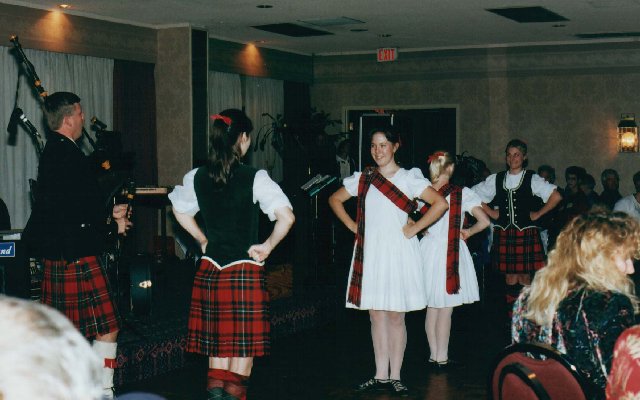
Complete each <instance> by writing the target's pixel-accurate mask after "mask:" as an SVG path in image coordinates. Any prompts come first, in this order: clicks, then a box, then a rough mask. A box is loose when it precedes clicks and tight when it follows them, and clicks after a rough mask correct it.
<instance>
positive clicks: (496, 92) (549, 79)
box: [311, 43, 640, 195]
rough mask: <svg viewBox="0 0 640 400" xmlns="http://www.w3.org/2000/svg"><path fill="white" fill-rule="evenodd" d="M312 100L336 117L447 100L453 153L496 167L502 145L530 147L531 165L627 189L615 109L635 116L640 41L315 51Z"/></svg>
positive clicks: (639, 160)
mask: <svg viewBox="0 0 640 400" xmlns="http://www.w3.org/2000/svg"><path fill="white" fill-rule="evenodd" d="M314 70H315V84H314V86H313V87H312V91H311V93H312V102H311V103H312V105H313V106H315V107H317V108H319V109H323V110H325V111H328V112H331V114H332V115H343V112H344V109H345V108H347V107H350V106H375V107H379V106H402V105H406V106H411V105H422V106H429V105H443V104H446V105H455V106H457V107H458V109H459V115H458V118H459V132H458V151H459V152H462V151H468V152H469V153H470V154H472V155H474V156H476V157H478V158H481V159H483V160H485V161H486V162H487V164H488V165H489V167H490V168H491V169H492V171H494V172H495V171H498V170H500V169H502V168H503V166H504V162H503V154H504V146H505V144H506V142H507V141H508V140H509V139H511V138H515V137H518V138H521V139H523V140H525V141H526V142H527V143H528V144H529V148H530V150H529V159H530V163H529V167H531V168H537V167H538V165H540V164H550V165H552V166H554V167H555V168H556V174H557V175H558V183H559V184H560V185H562V186H564V184H565V182H564V169H565V168H566V167H568V166H569V165H582V166H584V167H586V168H587V170H588V171H589V172H590V173H591V174H592V175H594V177H595V178H596V181H597V182H598V185H597V186H596V190H597V191H600V190H601V185H600V184H599V174H600V172H601V171H602V170H603V169H604V168H615V169H617V170H618V172H619V173H620V176H621V181H622V182H621V192H622V194H623V195H625V194H629V193H632V191H633V185H632V182H631V176H632V175H633V174H634V173H635V172H636V171H638V170H640V155H639V154H638V153H636V154H619V153H617V148H616V126H617V123H618V120H619V118H620V114H621V113H627V112H633V113H636V114H637V116H638V117H640V101H638V97H637V92H638V90H639V89H640V44H634V43H628V44H606V45H582V46H555V47H532V48H515V49H489V50H467V51H442V52H422V53H412V54H406V53H400V55H399V58H398V61H397V62H395V63H387V64H378V63H376V61H375V55H373V54H372V55H358V56H336V57H316V58H315V64H314Z"/></svg>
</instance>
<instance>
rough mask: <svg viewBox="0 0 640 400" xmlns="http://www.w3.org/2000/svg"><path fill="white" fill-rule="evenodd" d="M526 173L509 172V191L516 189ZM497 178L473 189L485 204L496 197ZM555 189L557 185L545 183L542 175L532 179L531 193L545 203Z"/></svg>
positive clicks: (489, 179) (536, 175)
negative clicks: (513, 173)
mask: <svg viewBox="0 0 640 400" xmlns="http://www.w3.org/2000/svg"><path fill="white" fill-rule="evenodd" d="M524 171H525V170H522V171H520V172H519V173H517V174H515V175H512V174H510V173H509V172H507V182H506V184H505V187H506V188H507V189H513V188H516V187H517V186H518V185H519V184H520V180H521V179H522V174H524ZM496 176H497V174H492V175H489V176H488V177H487V179H485V180H484V181H483V182H480V183H478V184H477V185H475V186H474V187H472V188H471V189H472V190H473V191H474V192H476V193H477V194H478V196H480V198H481V199H482V201H483V202H484V203H490V202H491V200H493V198H494V197H495V196H496ZM555 189H556V185H552V184H550V183H549V182H547V181H545V180H544V178H542V177H541V176H540V175H538V174H533V176H532V177H531V191H532V192H533V194H534V195H536V196H538V197H540V198H542V201H544V202H545V203H546V202H547V201H548V200H549V196H551V193H553V191H554V190H555Z"/></svg>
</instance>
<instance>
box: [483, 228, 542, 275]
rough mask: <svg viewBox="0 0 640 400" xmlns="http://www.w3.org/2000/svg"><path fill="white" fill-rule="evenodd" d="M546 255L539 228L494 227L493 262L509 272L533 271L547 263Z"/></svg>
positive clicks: (503, 270)
mask: <svg viewBox="0 0 640 400" xmlns="http://www.w3.org/2000/svg"><path fill="white" fill-rule="evenodd" d="M545 260H546V256H545V253H544V247H542V241H541V240H540V232H539V231H538V229H537V228H526V229H523V230H518V229H516V228H514V227H509V228H507V229H506V230H502V228H499V227H495V228H494V229H493V249H492V262H493V266H494V268H496V269H497V270H498V271H500V272H503V273H507V274H526V273H533V272H535V271H537V270H539V269H540V268H542V267H544V265H545Z"/></svg>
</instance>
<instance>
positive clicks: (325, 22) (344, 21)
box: [300, 17, 364, 26]
mask: <svg viewBox="0 0 640 400" xmlns="http://www.w3.org/2000/svg"><path fill="white" fill-rule="evenodd" d="M300 22H303V23H305V24H309V25H314V26H342V25H353V24H364V21H360V20H359V19H355V18H349V17H336V18H319V19H305V20H300Z"/></svg>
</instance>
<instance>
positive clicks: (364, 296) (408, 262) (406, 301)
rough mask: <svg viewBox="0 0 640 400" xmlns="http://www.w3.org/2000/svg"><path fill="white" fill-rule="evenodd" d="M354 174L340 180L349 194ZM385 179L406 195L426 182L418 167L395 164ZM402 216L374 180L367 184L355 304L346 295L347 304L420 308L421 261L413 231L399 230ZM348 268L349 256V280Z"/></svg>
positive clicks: (355, 181) (354, 185)
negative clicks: (407, 235) (393, 171)
mask: <svg viewBox="0 0 640 400" xmlns="http://www.w3.org/2000/svg"><path fill="white" fill-rule="evenodd" d="M360 175H361V173H360V172H356V173H355V174H354V175H352V176H350V177H348V178H345V179H344V182H343V183H344V187H345V189H346V190H347V192H349V194H351V195H352V196H357V195H358V182H359V180H360ZM389 180H390V181H391V183H393V184H394V185H395V186H396V187H397V188H398V189H400V190H401V191H402V192H403V193H404V194H406V195H407V197H409V198H410V199H413V198H416V197H419V196H420V195H421V194H422V192H423V191H424V190H425V189H426V188H427V187H429V186H430V185H431V183H430V182H429V180H427V179H426V178H424V176H423V175H422V172H421V171H420V170H419V169H418V168H414V169H412V170H410V171H409V170H406V169H402V168H401V169H399V170H398V172H396V174H395V175H394V176H393V177H392V178H391V179H389ZM407 218H408V216H407V213H405V212H404V211H402V210H400V209H399V208H398V206H396V205H395V204H393V203H392V202H391V200H389V199H388V198H387V197H385V196H384V195H383V194H382V193H381V192H380V191H379V190H378V189H377V188H376V187H375V186H374V185H371V186H370V187H369V191H368V192H367V196H366V200H365V229H364V230H365V234H364V249H363V250H364V254H363V256H364V261H363V273H362V293H361V298H360V307H358V306H356V305H355V304H352V303H349V300H348V299H347V304H346V306H347V307H348V308H358V309H361V310H381V311H398V312H406V311H414V310H422V309H424V308H425V306H426V295H425V292H424V284H423V282H424V264H423V262H422V258H421V256H420V245H419V241H418V238H417V237H415V236H414V237H413V238H411V239H407V238H405V237H404V234H403V233H402V227H403V226H404V225H405V224H406V223H407ZM354 253H355V251H354ZM352 273H353V257H352V260H351V270H350V271H349V280H351V275H352ZM347 294H348V290H347ZM347 297H348V296H347Z"/></svg>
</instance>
